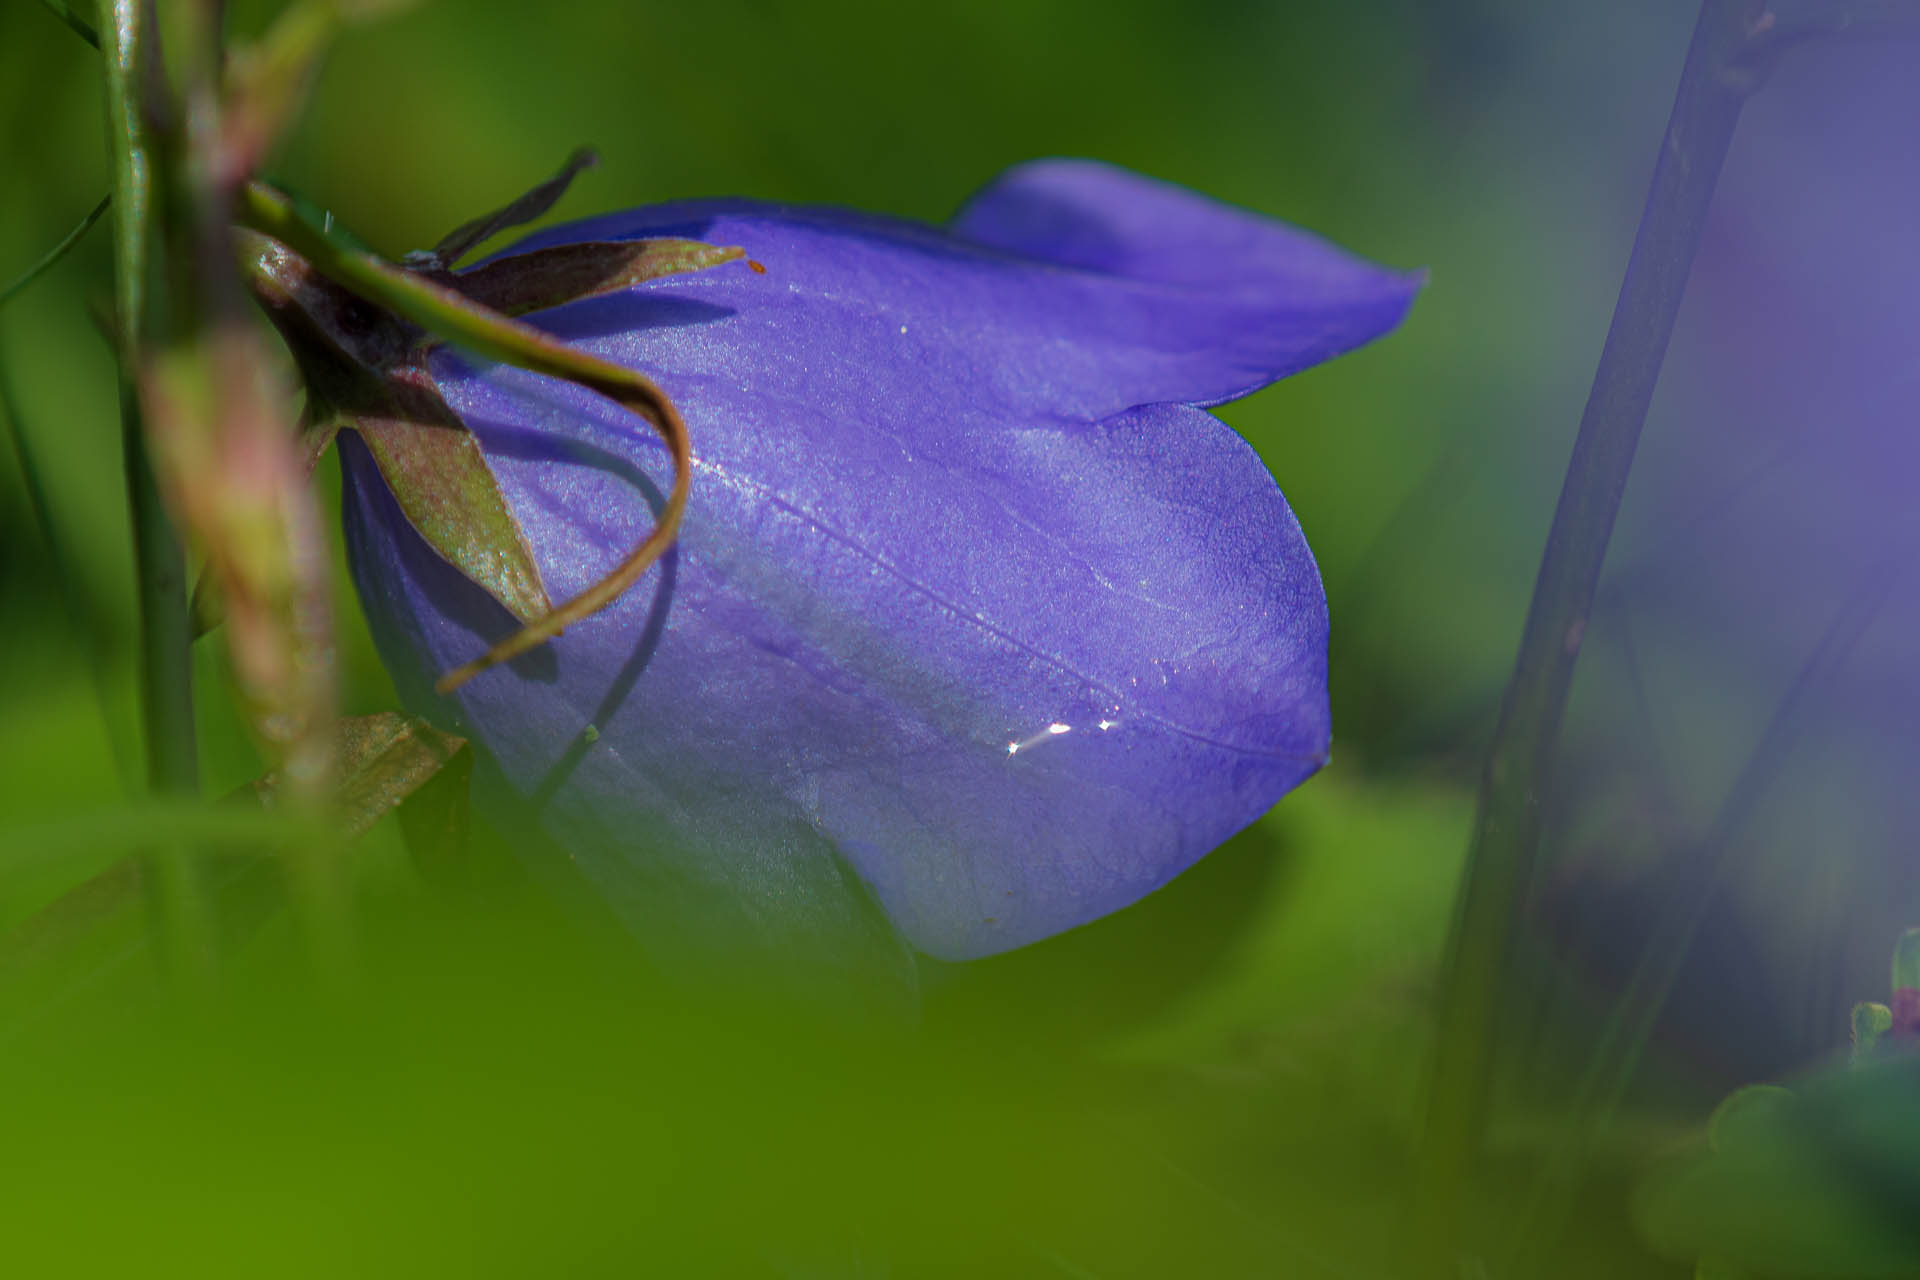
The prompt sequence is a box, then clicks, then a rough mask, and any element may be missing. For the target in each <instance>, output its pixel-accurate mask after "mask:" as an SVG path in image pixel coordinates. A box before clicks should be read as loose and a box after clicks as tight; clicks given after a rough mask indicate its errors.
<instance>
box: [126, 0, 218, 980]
mask: <svg viewBox="0 0 1920 1280" xmlns="http://www.w3.org/2000/svg"><path fill="white" fill-rule="evenodd" d="M150 12H151V11H150V10H149V9H147V8H146V6H144V5H142V4H141V3H140V0H112V3H111V4H110V5H109V6H108V7H107V8H106V9H105V12H104V16H105V17H106V18H107V22H106V25H105V30H104V31H103V33H102V39H103V41H104V48H103V52H104V53H105V54H106V58H105V63H106V80H107V117H108V129H107V134H108V147H109V151H110V154H111V156H112V161H113V165H112V177H113V187H112V193H111V195H110V197H109V199H110V200H111V203H112V208H113V232H114V318H115V343H116V346H117V348H118V350H117V352H116V354H117V355H118V357H119V361H120V421H121V441H122V448H123V452H124V454H125V461H126V476H127V496H128V504H129V506H130V509H131V510H130V514H131V517H132V523H133V550H134V573H135V580H136V583H137V585H138V590H139V600H140V657H139V662H140V709H141V718H142V722H143V726H144V729H145V736H146V762H147V779H148V783H149V785H150V786H151V787H152V789H153V790H154V791H155V792H158V793H162V794H172V795H192V794H194V793H195V792H197V791H198V790H199V785H200V784H199V742H198V735H197V734H196V732H195V726H194V712H193V657H192V652H191V645H192V639H191V634H192V633H191V632H190V631H189V629H188V618H187V595H186V560H185V556H184V554H183V553H182V551H181V548H180V539H179V535H178V534H177V533H176V532H175V531H174V528H173V524H172V522H171V521H170V520H169V519H168V518H167V512H166V508H165V507H164V505H163V504H162V503H161V500H160V493H159V489H158V486H157V485H156V483H155V481H154V474H153V468H152V466H151V464H150V462H149V460H148V457H147V449H146V432H145V428H144V424H143V422H142V418H141V413H140V401H139V396H138V395H137V394H136V392H135V389H134V380H133V377H132V374H131V372H130V371H131V370H132V368H133V367H134V364H135V361H137V360H138V358H139V352H140V350H141V348H142V341H143V338H144V336H145V335H144V327H145V317H146V313H147V271H148V266H149V259H148V245H149V236H150V230H149V215H150V208H151V201H152V182H153V163H154V161H153V156H152V151H151V148H150V144H149V139H148V136H147V126H146V121H145V118H144V107H143V102H142V92H143V80H142V77H143V75H144V74H145V72H146V70H147V68H148V67H149V66H150V65H152V64H151V61H150V59H149V58H148V53H147V50H146V47H145V44H144V41H145V40H147V39H151V38H152V33H151V32H147V31H144V30H143V22H144V20H145V18H146V16H147V15H148V14H149V13H150ZM146 870H147V875H146V877H145V882H146V884H147V888H148V895H149V901H150V904H151V907H152V910H153V914H154V916H155V917H156V920H157V922H158V924H159V927H160V930H161V949H162V952H163V954H164V955H165V957H166V960H167V964H168V967H169V968H170V969H171V970H172V971H173V972H174V973H176V974H177V975H180V976H182V977H184V978H185V979H186V980H187V981H188V982H190V983H198V982H201V981H202V980H204V979H205V977H206V976H207V975H208V974H209V973H210V972H211V968H212V964H213V941H212V939H213V930H212V920H211V916H210V914H209V911H208V908H207V903H206V895H205V893H204V892H203V890H202V887H201V885H200V882H199V875H198V868H197V866H196V865H195V860H194V858H193V855H192V853H191V851H190V850H189V849H187V848H186V847H185V846H182V845H179V844H166V845H162V846H158V847H156V848H155V849H153V850H152V851H151V852H149V854H148V855H147V868H146Z"/></svg>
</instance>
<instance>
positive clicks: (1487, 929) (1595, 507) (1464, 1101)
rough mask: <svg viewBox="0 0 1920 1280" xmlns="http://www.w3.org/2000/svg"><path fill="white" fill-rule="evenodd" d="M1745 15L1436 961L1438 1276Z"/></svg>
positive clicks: (1430, 1109)
mask: <svg viewBox="0 0 1920 1280" xmlns="http://www.w3.org/2000/svg"><path fill="white" fill-rule="evenodd" d="M1750 10H1751V6H1750V5H1749V4H1747V3H1745V2H1744V0H1704V3H1703V4H1702V5H1701V9H1700V17H1699V20H1698V21H1697V23H1696V24H1695V27H1694V33H1693V42H1692V45H1691V46H1690V47H1689V49H1688V52H1687V60H1686V65H1685V67H1684V68H1683V70H1682V71H1681V75H1680V88H1679V91H1678V94H1677V95H1676V97H1675V99H1674V105H1673V113H1672V115H1671V117H1670V118H1669V120H1668V122H1667V131H1666V136H1665V138H1664V139H1663V141H1662V143H1661V148H1660V158H1659V161H1658V163H1657V164H1656V166H1655V168H1654V174H1653V184H1652V188H1651V190H1650V191H1649V192H1648V195H1647V202H1646V206H1645V209H1644V211H1643V212H1642V214H1641V219H1640V230H1639V233H1638V235H1637V237H1636V239H1635V241H1634V247H1633V257H1632V260H1631V261H1630V262H1629V263H1628V266H1627V274H1626V278H1625V280H1624V281H1623V282H1622V283H1621V286H1620V297H1619V301H1618V302H1617V303H1616V305H1615V307H1614V312H1613V322H1612V325H1611V326H1610V327H1609V329H1608V331H1607V340H1606V345H1605V347H1604V348H1603V349H1602V350H1601V353H1600V366H1599V369H1598V370H1597V372H1596V373H1595V374H1594V380H1593V389H1592V391H1591V392H1590V393H1589V395H1588V397H1587V405H1586V410H1585V412H1584V413H1583V414H1582V416H1581V419H1580V432H1579V436H1578V437H1577V439H1576V440H1575V442H1574V447H1573V458H1572V460H1571V461H1570V462H1569V463H1568V466H1567V475H1566V481H1565V484H1564V485H1563V487H1562V488H1561V491H1560V503H1559V507H1558V509H1557V510H1556V511H1555V513H1554V519H1553V528H1552V531H1551V532H1550V533H1549V534H1548V536H1547V545H1546V551H1545V553H1544V555H1543V556H1542V558H1541V563H1540V574H1539V577H1538V579H1537V580H1536V581H1535V583H1534V592H1533V602H1532V605H1531V607H1530V608H1529V611H1528V614H1527V622H1526V627H1525V630H1524V631H1523V632H1522V634H1521V640H1520V652H1519V656H1518V658H1517V660H1516V662H1515V664H1514V672H1513V677H1512V679H1511V681H1510V682H1509V683H1508V685H1507V693H1506V699H1505V701H1504V703H1503V705H1502V707H1501V712H1500V721H1499V725H1498V727H1497V728H1496V729H1495V730H1494V736H1493V742H1492V745H1491V747H1490V748H1489V750H1488V753H1487V762H1486V769H1485V773H1484V775H1483V776H1482V780H1481V787H1480V804H1479V810H1478V813H1477V816H1476V819H1475V824H1474V831H1473V838H1472V844H1471V846H1470V848H1469V854H1468V861H1467V870H1466V875H1465V878H1464V880H1463V882H1462V885H1461V891H1460V897H1459V899H1458V901H1457V902H1456V903H1455V908H1454V920H1453V927H1452V933H1451V936H1450V938H1449V941H1448V950H1447V958H1446V963H1445V967H1444V969H1443V971H1442V985H1441V990H1440V1008H1439V1016H1438V1024H1437V1028H1436V1033H1435V1041H1434V1046H1433V1057H1432V1060H1431V1066H1430V1074H1429V1077H1428V1084H1427V1113H1426V1131H1425V1134H1424V1136H1423V1141H1422V1144H1421V1147H1420V1151H1419V1153H1418V1158H1417V1160H1416V1163H1415V1167H1414V1205H1413V1222H1412V1229H1413V1237H1412V1239H1413V1245H1414V1248H1415V1250H1416V1258H1417V1264H1418V1265H1419V1266H1420V1267H1422V1268H1423V1269H1424V1270H1427V1271H1429V1272H1431V1273H1433V1274H1447V1275H1453V1274H1456V1272H1457V1263H1456V1261H1455V1259H1456V1255H1457V1254H1458V1251H1459V1249H1460V1245H1461V1239H1460V1235H1461V1233H1460V1221H1459V1220H1460V1214H1461V1209H1462V1206H1463V1204H1464V1198H1465V1194H1466V1189H1467V1184H1468V1180H1469V1178H1470V1176H1471V1174H1472V1170H1473V1165H1474V1162H1475V1159H1476V1156H1477V1154H1478V1148H1479V1142H1480V1134H1481V1128H1482V1125H1483V1122H1484V1119H1485V1112H1486V1100H1487V1093H1488V1068H1489V1065H1490V1062H1489V1059H1490V1057H1491V1053H1490V1048H1491V1042H1492V1035H1491V1033H1492V1031H1493V1029H1494V1021H1495V1016H1496V1013H1497V1010H1498V1008H1499V1003H1500V995H1501V985H1502V979H1503V973H1504V969H1505V966H1506V960H1507V951H1508V940H1509V937H1510V934H1511V927H1510V926H1511V924H1512V921H1513V920H1514V918H1515V916H1516V914H1517V910H1518V907H1519V905H1520V902H1521V900H1522V898H1523V896H1524V895H1525V893H1526V890H1527V885H1528V882H1529V880H1530V879H1531V876H1532V872H1533V866H1534V859H1535V854H1536V849H1537V845H1538V843H1539V834H1540V806H1541V801H1542V799H1543V797H1544V796H1545V794H1546V790H1547V786H1548V781H1549V778H1550V775H1551V771H1552V762H1553V754H1554V747H1555V742H1556V740H1557V738H1558V737H1559V732H1560V720H1561V716H1562V713H1563V712H1564V711H1565V709H1566V703H1567V694H1568V690H1569V687H1570V686H1571V683H1572V679H1573V667H1574V662H1575V660H1576V659H1577V658H1578V656H1579V653H1580V642H1581V639H1582V637H1583V635H1584V633H1585V631H1586V626H1587V619H1588V617H1589V615H1590V614H1591V612H1592V608H1593V596H1594V589H1595V587H1596V585H1597V584H1598V582H1599V577H1600V568H1601V564H1602V562H1603V561H1604V560H1605V558H1606V551H1607V543H1608V540H1609V539H1610V538H1611V537H1612V534H1613V525H1614V519H1615V516H1616V515H1617V514H1618V512H1619V509H1620V500H1621V496H1622V494H1623V493H1624V492H1625V489H1626V483H1627V473H1628V471H1629V470H1630V469H1631V467H1632V465H1633V455H1634V450H1635V448H1636V446H1637V445H1638V444H1639V441H1640V430H1641V427H1642V425H1643V424H1644V423H1645V421H1646V415H1647V407H1648V405H1649V403H1650V402H1651V400H1652V398H1653V389H1654V384H1655V382H1656V381H1657V380H1658V378H1659V375H1660V365H1661V361H1662V359H1663V358H1664V357H1665V355H1666V350H1667V341H1668V339H1669V337H1670V336H1671V335H1672V332H1673V322H1674V317H1675V315H1676V314H1677V313H1678V311H1679V309H1680V299H1681V296H1682V294H1683V293H1684V292H1685V289H1686V283H1687V275H1688V272H1689V271H1690V269H1691V267H1692V263H1693V255H1694V249H1695V247H1696V246H1697V245H1698V243H1699V239H1700V229H1701V227H1702V225H1703V224H1704V222H1705V221H1706V215H1707V207H1708V205H1709V204H1710V203H1711V201H1712V198H1713V189H1714V185H1715V183H1716V181H1717V179H1718V177H1719V173H1720V167H1721V163H1722V161H1723V160H1724V159H1725V157H1726V154H1727V148H1728V145H1729V143H1730V142H1731V140H1732V138H1733V131H1734V125H1735V123H1736V122H1737V121H1738V119H1739V116H1740V107H1741V103H1742V102H1743V101H1744V100H1745V98H1746V96H1747V94H1748V93H1749V92H1750V91H1751V90H1752V89H1753V88H1754V86H1755V85H1756V84H1757V82H1758V79H1759V68H1758V67H1757V66H1756V65H1755V64H1754V62H1753V61H1752V59H1751V54H1752V48H1751V44H1750V41H1751V37H1752V32H1751V31H1750V29H1749V27H1748V21H1749V18H1750Z"/></svg>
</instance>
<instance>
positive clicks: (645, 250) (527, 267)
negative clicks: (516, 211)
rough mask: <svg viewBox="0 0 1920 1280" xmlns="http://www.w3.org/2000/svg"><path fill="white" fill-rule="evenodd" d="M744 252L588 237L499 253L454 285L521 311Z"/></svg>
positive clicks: (694, 243)
mask: <svg viewBox="0 0 1920 1280" xmlns="http://www.w3.org/2000/svg"><path fill="white" fill-rule="evenodd" d="M745 256H746V250H744V249H741V248H738V247H735V246H728V245H713V244H706V243H703V242H701V241H699V240H679V239H674V238H671V237H662V238H660V239H655V240H588V241H583V242H581V243H579V244H560V245H554V246H552V247H550V248H546V249H533V250H529V251H528V252H526V253H515V254H510V255H508V256H506V257H504V258H495V259H494V260H493V261H491V262H486V263H482V264H481V265H480V266H477V267H474V268H472V269H471V270H468V271H464V272H462V273H461V274H459V275H458V276H455V277H454V278H453V285H454V287H455V288H457V289H459V290H460V292H461V293H464V294H466V295H467V296H468V297H469V298H472V299H473V300H474V301H475V302H478V303H481V304H483V305H485V306H488V307H491V308H493V309H494V310H495V311H498V312H500V313H501V314H502V315H508V316H522V315H526V314H527V313H528V312H530V311H545V310H546V309H547V308H549V307H557V306H560V305H561V304H562V303H566V302H577V301H579V300H580V299H582V298H593V297H598V296H599V295H601V294H603V293H616V292H618V291H619V290H621V289H630V288H632V287H633V286H634V285H636V284H639V283H640V282H642V281H643V280H654V279H657V278H659V277H661V276H672V275H683V274H686V273H687V272H691V271H705V270H707V269H708V268H709V267H717V266H719V265H721V264H722V263H726V262H737V261H739V260H740V259H741V258H744V257H745Z"/></svg>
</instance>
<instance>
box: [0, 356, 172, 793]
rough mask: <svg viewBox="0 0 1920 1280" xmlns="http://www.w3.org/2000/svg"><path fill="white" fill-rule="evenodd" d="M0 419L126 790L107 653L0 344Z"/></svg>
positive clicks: (129, 776) (130, 784) (126, 757)
mask: <svg viewBox="0 0 1920 1280" xmlns="http://www.w3.org/2000/svg"><path fill="white" fill-rule="evenodd" d="M0 422H4V427H3V428H0V430H4V433H5V435H6V438H7V443H8V445H9V446H10V447H11V449H12V450H13V457H14V465H15V466H16V467H17V468H18V469H19V471H20V484H21V487H22V488H23V489H25V490H26V500H27V514H28V517H29V518H30V519H31V520H32V521H33V526H34V530H35V532H36V533H38V534H39V536H40V547H41V550H42V551H43V552H44V553H45V555H46V557H47V568H48V569H49V571H51V572H52V574H53V576H54V578H55V580H56V581H58V582H59V584H60V602H61V604H62V605H63V606H65V609H66V614H67V624H68V626H69V628H70V629H71V630H72V633H73V638H74V641H75V642H76V643H78V644H79V645H81V647H83V648H84V649H85V650H86V655H87V671H88V675H89V676H90V677H91V683H92V685H93V695H94V700H95V701H96V702H97V703H98V704H99V706H100V719H101V722H102V724H103V725H104V727H105V729H106V734H107V743H108V745H109V746H110V747H111V748H112V750H113V764H114V772H115V773H116V774H117V775H119V778H120V787H121V790H122V792H124V793H126V794H128V795H131V794H132V793H133V792H134V791H135V790H136V789H137V787H138V786H139V782H138V780H137V778H136V777H135V772H134V765H133V755H134V752H133V751H132V749H131V748H130V747H129V745H128V743H127V741H126V735H125V734H124V733H122V732H121V727H122V726H121V720H120V717H119V716H117V715H115V714H114V699H113V695H112V683H111V679H110V677H109V674H108V671H107V657H106V653H105V652H104V650H103V646H102V644H101V636H102V633H103V630H104V624H102V623H101V622H100V621H99V619H98V618H96V616H95V614H94V609H93V606H92V604H91V602H90V601H89V600H88V599H87V596H86V593H85V591H84V590H83V589H82V586H81V579H80V574H79V570H78V569H77V568H76V567H75V561H74V558H73V556H72V555H71V554H69V553H68V551H67V547H66V544H65V543H64V542H63V541H62V539H61V537H60V530H59V529H58V527H56V526H55V524H54V522H53V506H52V504H51V503H50V502H49V501H48V500H47V489H46V481H45V478H44V476H43V474H42V472H41V470H40V460H39V455H38V454H37V453H36V451H35V450H34V448H33V441H32V437H30V436H29V435H28V434H27V426H26V422H25V420H24V419H23V418H22V417H21V415H20V404H19V401H18V400H16V399H15V398H14V394H13V376H12V371H11V370H10V369H9V368H8V365H7V359H6V352H5V349H4V348H0Z"/></svg>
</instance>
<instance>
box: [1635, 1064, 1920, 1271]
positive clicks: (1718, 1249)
mask: <svg viewBox="0 0 1920 1280" xmlns="http://www.w3.org/2000/svg"><path fill="white" fill-rule="evenodd" d="M1781 1093H1785V1091H1784V1090H1780V1091H1777V1092H1773V1091H1769V1094H1768V1095H1766V1096H1759V1094H1758V1091H1756V1090H1743V1091H1742V1092H1741V1093H1740V1094H1736V1095H1735V1096H1734V1099H1730V1100H1729V1103H1735V1099H1744V1100H1743V1101H1740V1102H1738V1103H1735V1105H1736V1107H1737V1114H1735V1115H1729V1116H1726V1117H1717V1118H1716V1123H1715V1125H1714V1137H1715V1142H1714V1144H1713V1149H1711V1150H1709V1151H1706V1152H1700V1151H1695V1152H1694V1153H1692V1154H1691V1155H1688V1156H1684V1157H1681V1158H1679V1159H1677V1160H1675V1161H1673V1162H1671V1163H1669V1164H1668V1165H1667V1166H1666V1167H1664V1168H1662V1169H1660V1170H1659V1171H1657V1172H1656V1173H1655V1174H1654V1175H1653V1176H1652V1177H1651V1178H1649V1179H1648V1180H1647V1182H1646V1183H1645V1184H1644V1185H1643V1186H1642V1188H1641V1189H1640V1192H1639V1194H1638V1195H1637V1197H1636V1203H1635V1210H1636V1212H1635V1217H1636V1219H1637V1220H1638V1224H1639V1226H1640V1229H1641V1230H1642V1232H1643V1233H1644V1234H1645V1235H1646V1236H1647V1238H1648V1240H1649V1241H1650V1242H1651V1243H1652V1244H1653V1246H1654V1247H1655V1248H1656V1249H1658V1250H1659V1251H1660V1252H1662V1253H1670V1254H1673V1255H1675V1256H1678V1257H1691V1258H1698V1257H1703V1256H1704V1257H1711V1258H1714V1259H1716V1260H1717V1261H1722V1262H1723V1263H1725V1264H1732V1265H1739V1266H1744V1267H1749V1268H1751V1269H1752V1270H1754V1271H1757V1272H1759V1273H1761V1274H1764V1275H1807V1276H1822V1277H1830V1278H1834V1280H1837V1278H1838V1277H1850V1276H1859V1277H1863V1278H1864V1277H1868V1276H1911V1275H1917V1274H1920V1233H1916V1230H1915V1217H1914V1206H1915V1203H1916V1202H1915V1199H1914V1196H1915V1189H1916V1188H1920V1058H1914V1057H1909V1056H1901V1057H1896V1058H1891V1059H1883V1060H1881V1061H1878V1062H1875V1063H1872V1064H1870V1065H1866V1066H1863V1067H1860V1068H1858V1069H1853V1070H1846V1071H1838V1072H1833V1073H1831V1074H1828V1075H1824V1076H1819V1077H1816V1078H1814V1079H1812V1080H1810V1081H1808V1082H1806V1083H1805V1084H1804V1085H1802V1086H1801V1087H1800V1088H1799V1089H1798V1090H1797V1091H1796V1092H1795V1093H1794V1094H1792V1095H1790V1096H1788V1097H1785V1098H1782V1097H1780V1096H1779V1094H1781ZM1747 1095H1756V1096H1753V1097H1748V1096H1747ZM1726 1105H1727V1104H1723V1110H1725V1107H1726Z"/></svg>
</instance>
